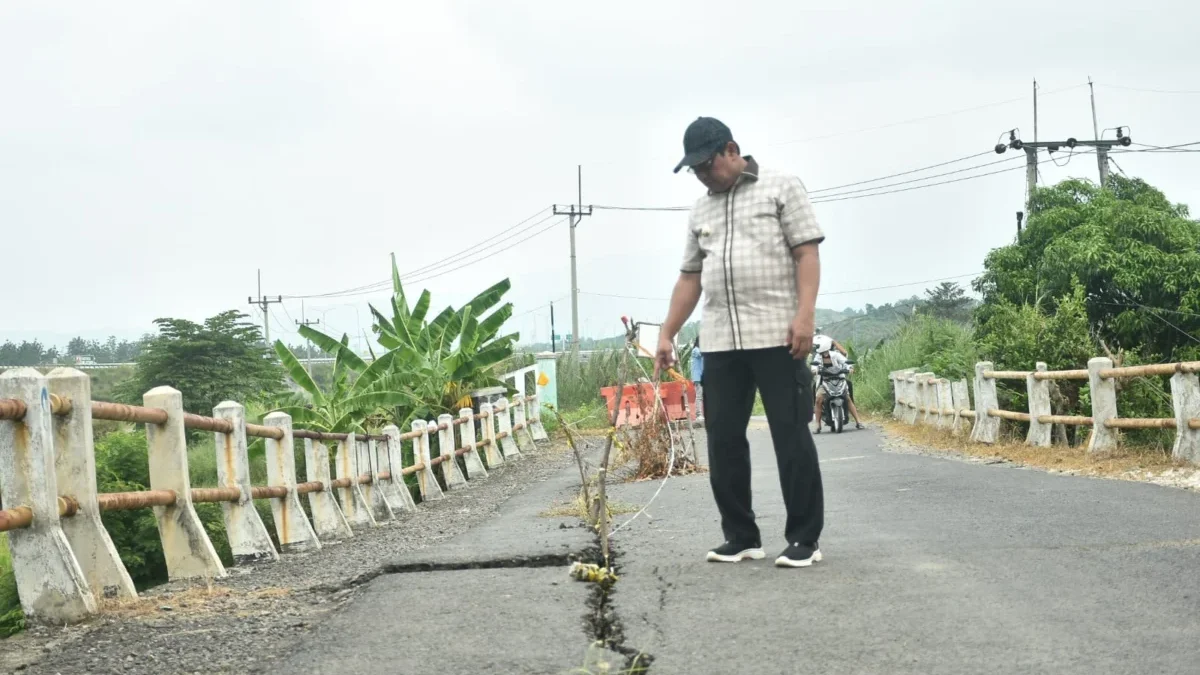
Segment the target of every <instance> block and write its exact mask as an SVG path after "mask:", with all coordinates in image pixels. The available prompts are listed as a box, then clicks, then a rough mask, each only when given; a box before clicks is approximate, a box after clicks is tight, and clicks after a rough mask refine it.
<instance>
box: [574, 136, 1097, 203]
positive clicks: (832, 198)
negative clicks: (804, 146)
mask: <svg viewBox="0 0 1200 675" xmlns="http://www.w3.org/2000/svg"><path fill="white" fill-rule="evenodd" d="M983 154H989V153H983ZM1074 154H1076V155H1090V154H1095V151H1092V150H1087V151H1082V152H1076V153H1074ZM964 159H966V158H964ZM1014 159H1017V158H1009V159H1004V160H999V161H996V162H987V163H985V164H978V165H976V166H972V167H968V168H965V169H957V170H955V171H949V172H946V173H943V174H936V175H933V176H926V177H924V178H918V179H912V180H907V181H900V182H897V183H891V184H889V185H876V186H875V187H871V188H866V189H863V190H848V191H846V192H840V193H836V194H833V195H826V196H822V197H816V198H814V199H812V200H811V203H812V204H824V203H826V202H840V201H846V200H850V199H865V198H867V197H878V196H880V195H887V194H893V193H896V192H909V191H911V190H921V189H924V188H930V187H937V186H939V185H949V184H950V183H961V182H962V181H965V180H973V179H975V178H986V177H988V176H994V175H996V174H999V173H1004V172H1006V171H1016V170H1018V169H1022V168H1024V167H1023V166H1014V167H1008V168H1005V169H997V170H995V171H988V172H985V173H980V174H975V175H972V176H964V177H962V178H955V179H951V180H944V181H938V182H936V183H929V184H927V185H915V186H912V187H907V188H901V189H898V190H883V188H886V187H891V186H894V185H904V184H907V183H915V182H920V181H923V180H930V179H933V178H938V177H940V176H949V175H953V174H958V173H963V172H966V171H974V170H975V169H982V168H986V167H989V166H993V165H995V164H1001V163H1004V162H1010V161H1013V160H1014ZM1068 161H1069V160H1068ZM1047 162H1054V158H1053V157H1050V158H1048V159H1044V160H1041V161H1039V162H1038V164H1045V163H1047ZM1059 166H1066V164H1062V165H1059ZM914 171H916V169H914ZM893 175H896V176H899V175H904V174H893ZM889 177H890V176H885V178H889ZM875 180H882V178H880V179H875ZM862 182H864V183H865V182H871V181H862ZM824 189H826V190H832V189H834V188H824ZM869 190H881V191H880V192H868V191H869ZM816 192H818V190H812V191H810V193H809V194H813V193H816ZM862 192H868V193H867V194H858V193H862ZM593 208H596V209H602V210H609V211H690V210H691V208H692V207H690V206H636V207H633V206H613V205H601V206H594V207H593ZM789 213H790V212H789ZM784 215H787V214H784Z"/></svg>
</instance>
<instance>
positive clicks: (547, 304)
mask: <svg viewBox="0 0 1200 675" xmlns="http://www.w3.org/2000/svg"><path fill="white" fill-rule="evenodd" d="M585 295H588V294H585ZM569 297H571V296H570V295H562V296H559V297H557V298H554V299H553V300H550V301H547V302H546V304H544V305H538V306H537V307H534V308H533V309H527V310H525V311H524V312H521V313H520V314H513V315H512V316H511V317H509V320H510V321H511V320H512V319H519V318H521V317H523V316H528V315H530V314H533V313H534V312H536V311H539V310H543V309H546V308H547V307H550V306H551V305H553V304H554V303H556V302H562V301H563V300H566V299H567V298H569Z"/></svg>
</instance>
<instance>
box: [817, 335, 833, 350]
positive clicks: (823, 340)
mask: <svg viewBox="0 0 1200 675" xmlns="http://www.w3.org/2000/svg"><path fill="white" fill-rule="evenodd" d="M830 349H833V340H832V339H831V338H830V337H829V336H828V335H817V336H814V337H813V352H814V353H816V354H824V353H825V352H828V351H829V350H830Z"/></svg>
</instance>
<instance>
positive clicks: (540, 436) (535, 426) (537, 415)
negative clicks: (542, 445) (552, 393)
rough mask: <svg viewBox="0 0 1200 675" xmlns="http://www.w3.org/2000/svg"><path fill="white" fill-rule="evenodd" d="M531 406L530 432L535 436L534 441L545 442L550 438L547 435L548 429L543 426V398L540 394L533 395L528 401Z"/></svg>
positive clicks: (528, 408) (529, 408) (529, 407)
mask: <svg viewBox="0 0 1200 675" xmlns="http://www.w3.org/2000/svg"><path fill="white" fill-rule="evenodd" d="M526 402H527V403H528V404H529V405H528V407H527V410H528V411H529V415H528V417H529V431H530V433H531V434H533V440H534V441H545V440H548V439H549V438H550V437H549V436H547V435H546V427H544V426H542V397H541V395H540V394H537V393H535V394H533V395H532V396H530V397H528V398H527V399H526Z"/></svg>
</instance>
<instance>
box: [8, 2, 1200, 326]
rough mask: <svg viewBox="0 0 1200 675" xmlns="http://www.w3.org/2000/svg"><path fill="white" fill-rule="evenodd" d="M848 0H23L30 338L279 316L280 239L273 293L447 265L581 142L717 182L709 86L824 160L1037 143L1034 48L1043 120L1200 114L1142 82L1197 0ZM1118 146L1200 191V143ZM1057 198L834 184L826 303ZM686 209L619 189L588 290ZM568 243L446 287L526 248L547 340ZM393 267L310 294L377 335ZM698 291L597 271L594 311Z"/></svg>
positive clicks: (928, 262) (891, 294)
mask: <svg viewBox="0 0 1200 675" xmlns="http://www.w3.org/2000/svg"><path fill="white" fill-rule="evenodd" d="M837 4H838V3H812V2H799V1H795V0H792V1H782V0H781V1H777V2H776V1H773V2H746V3H741V4H739V5H735V4H731V3H728V2H721V3H718V2H707V1H696V0H693V1H691V2H675V1H666V0H658V1H656V2H653V3H650V2H645V1H644V0H643V1H641V2H628V1H625V0H609V1H607V2H603V3H600V2H590V3H563V2H550V1H545V2H541V1H539V2H520V3H512V2H504V3H501V2H495V1H494V0H493V1H492V2H485V1H450V2H428V3H417V2H399V3H397V2H377V3H366V2H360V3H334V2H326V3H306V2H294V1H289V2H259V3H244V2H238V3H227V2H205V3H199V2H196V3H182V2H169V3H164V2H144V3H132V2H130V3H119V4H113V3H70V4H69V5H68V4H67V3H45V2H6V3H4V4H3V5H2V6H0V92H3V101H4V103H3V105H0V230H2V237H3V239H2V241H3V243H2V244H0V251H3V255H4V259H5V264H4V270H5V277H6V279H7V281H8V288H9V292H8V293H6V294H5V300H4V302H3V305H2V309H0V340H3V339H5V338H9V339H15V340H20V339H24V338H32V337H40V338H41V339H42V340H43V342H49V343H51V344H58V345H62V344H65V342H66V340H67V339H68V338H69V337H71V336H73V335H76V334H82V335H84V336H87V337H97V338H102V337H105V336H107V335H109V334H116V335H117V336H119V337H129V338H133V337H136V336H138V335H140V334H141V333H143V332H146V331H149V330H151V329H152V328H153V326H152V325H151V321H152V320H153V319H154V318H156V317H161V316H176V317H185V318H190V319H193V320H202V319H203V318H204V317H207V316H210V315H212V314H215V313H217V312H220V311H223V310H226V309H230V308H240V309H243V310H245V311H247V312H249V313H251V314H253V315H255V316H259V315H258V313H257V310H255V309H253V308H251V307H249V306H248V305H247V304H246V299H247V296H248V295H253V294H254V293H255V273H256V270H257V269H259V268H261V269H262V274H263V279H264V285H263V290H264V291H265V292H266V293H267V294H270V295H276V294H282V295H285V296H287V295H307V294H317V293H324V292H329V291H335V290H339V289H344V288H350V287H355V286H360V285H364V284H368V283H371V282H374V281H377V280H379V279H383V278H385V277H386V276H387V275H388V269H389V268H388V255H389V253H391V252H395V253H396V254H397V256H398V257H399V258H400V260H401V270H402V271H404V270H409V269H415V268H418V267H421V266H422V265H427V264H428V263H431V262H434V261H436V260H438V259H440V258H444V257H446V256H449V255H451V254H453V253H455V252H457V251H459V250H461V249H463V248H466V247H468V246H470V245H472V244H475V243H476V242H478V241H480V240H482V239H484V238H486V237H488V236H489V235H490V234H492V233H494V232H496V231H498V230H501V229H504V228H506V227H509V226H511V225H513V224H515V223H517V222H518V221H520V220H522V219H524V218H525V217H527V216H529V215H530V214H532V213H534V212H535V211H537V210H538V209H542V208H546V207H548V206H549V205H550V204H552V203H556V202H557V203H560V204H567V203H570V202H573V201H574V199H575V189H576V188H575V180H576V174H575V171H576V165H577V164H582V165H583V181H584V183H583V201H584V203H585V204H588V203H590V204H608V205H680V204H689V203H691V201H692V200H693V199H694V198H695V197H696V196H697V195H698V194H699V192H700V190H701V187H700V185H699V183H698V182H696V181H695V179H694V178H693V177H691V176H689V175H687V174H685V173H680V174H678V175H676V174H672V173H671V169H672V168H673V167H674V164H675V162H676V161H677V160H678V158H679V156H681V153H682V134H683V130H684V128H685V127H686V125H687V124H688V123H689V122H690V121H691V120H692V119H694V118H695V117H696V116H698V115H713V116H716V117H719V118H721V119H722V120H724V121H725V122H726V123H727V124H729V126H730V127H731V128H732V130H733V132H734V135H735V138H737V140H738V141H739V142H740V144H741V146H742V148H743V151H744V152H748V153H750V154H753V155H754V156H755V157H756V158H757V159H758V160H759V162H760V164H762V165H764V166H772V167H775V168H779V169H784V170H787V171H791V172H794V173H796V174H798V175H799V176H801V178H802V179H804V181H805V182H806V183H807V185H808V187H809V188H810V189H817V188H821V187H830V186H835V185H839V184H842V183H847V182H853V181H858V180H864V179H868V178H875V177H878V176H883V175H887V174H891V173H896V172H900V171H905V170H908V169H912V168H916V167H920V166H924V165H928V164H933V163H937V162H941V161H945V160H951V159H955V158H959V157H963V156H966V155H970V154H973V153H977V152H983V151H986V150H988V149H989V148H991V147H992V146H993V145H994V144H995V143H996V141H997V137H998V136H999V135H1000V134H1001V133H1002V132H1004V131H1007V130H1008V129H1011V128H1013V127H1020V129H1021V134H1022V137H1024V138H1025V139H1026V140H1031V139H1032V138H1033V120H1032V111H1031V101H1030V98H1031V97H1030V90H1031V80H1032V79H1033V78H1034V77H1036V78H1037V79H1038V82H1039V83H1040V85H1041V89H1042V96H1041V98H1040V101H1039V114H1040V120H1039V130H1038V131H1039V137H1040V139H1041V140H1051V139H1056V138H1065V137H1067V136H1076V137H1078V138H1081V139H1087V138H1091V136H1092V120H1091V112H1090V107H1089V100H1088V89H1087V87H1086V86H1082V87H1080V86H1079V85H1086V82H1087V78H1088V76H1089V75H1090V76H1091V77H1092V78H1093V79H1094V80H1095V81H1096V82H1097V87H1096V96H1097V103H1098V107H1099V122H1100V128H1101V129H1104V128H1107V127H1115V126H1117V125H1119V124H1120V125H1127V126H1129V127H1131V128H1132V136H1133V138H1134V140H1135V141H1139V142H1145V143H1151V144H1157V145H1170V144H1176V143H1185V142H1190V141H1200V123H1197V120H1200V94H1196V93H1192V94H1187V93H1177V94H1170V93H1155V92H1149V91H1131V90H1128V89H1123V88H1118V87H1136V88H1141V89H1158V90H1172V91H1178V90H1187V91H1192V92H1195V91H1200V67H1198V66H1200V50H1197V49H1196V48H1195V29H1196V26H1197V25H1200V6H1198V5H1197V4H1196V3H1194V2H1187V1H1186V0H1177V1H1174V2H1168V1H1165V0H1158V1H1154V0H1150V1H1148V2H1142V3H1133V4H1130V3H1125V2H1120V3H1118V2H1112V1H1111V0H1093V1H1092V2H1086V3H1085V2H1075V1H1073V0H1072V1H1070V2H1068V1H1063V0H1060V1H1057V2H1054V3H1045V2H1042V3H1032V2H1007V3H986V4H985V3H977V2H971V3H968V2H950V1H947V2H911V1H906V2H882V1H879V0H874V1H872V2H862V3H854V8H853V9H828V7H835V6H837ZM1051 6H1052V7H1053V8H1052V9H1047V7H1051ZM1072 86H1074V87H1076V88H1074V89H1071V90H1068V91H1062V92H1059V93H1053V92H1055V91H1056V90H1059V89H1063V88H1065V87H1072ZM1011 99H1019V100H1016V101H1012V102H1010V103H1005V104H1001V105H993V106H988V107H983V108H978V109H975V110H971V111H969V112H962V113H959V114H952V115H943V114H944V113H952V112H954V111H961V110H963V109H968V108H975V107H977V106H983V105H984V104H991V103H996V102H999V101H1007V100H1011ZM932 115H941V116H939V117H935V118H932V119H925V120H922V121H917V122H911V123H905V124H895V123H897V122H904V121H906V120H911V119H912V118H920V117H927V116H932ZM884 125H892V126H887V127H886V128H883V129H875V130H872V131H863V130H864V129H869V128H874V127H880V126H884ZM1111 136H1112V134H1111V132H1109V137H1111ZM820 137H824V138H820ZM814 138H816V139H815V140H812V139H814ZM1010 153H1012V151H1010ZM1016 154H1017V153H1012V154H1010V155H1008V156H1014V157H1015V156H1016ZM997 159H1001V158H998V157H996V156H995V155H990V156H984V157H981V158H978V159H976V160H974V161H975V162H978V163H983V162H991V161H995V160H997ZM1060 161H1065V159H1064V160H1060ZM1117 161H1118V163H1119V164H1120V166H1121V167H1122V168H1123V169H1124V170H1125V171H1126V172H1128V173H1129V174H1131V175H1137V176H1141V177H1143V178H1145V179H1147V180H1149V181H1150V182H1151V183H1152V184H1154V185H1156V186H1158V187H1160V188H1161V189H1163V190H1165V191H1166V193H1167V195H1168V197H1170V198H1171V199H1173V200H1175V201H1179V202H1185V203H1190V204H1193V205H1194V206H1196V207H1197V208H1200V153H1197V154H1136V155H1123V156H1119V157H1117ZM968 165H969V164H956V165H953V166H948V167H945V168H944V169H938V170H934V171H932V172H930V173H939V172H942V171H948V170H954V169H957V168H960V167H964V166H968ZM1019 165H1020V162H1019V161H1018V160H1015V159H1014V161H1013V164H1011V165H1009V164H1005V165H1001V167H998V168H1003V167H1005V166H1019ZM988 170H991V169H988ZM985 171H986V170H985ZM962 175H967V174H959V175H956V176H950V177H949V178H954V177H960V176H962ZM1096 175H1097V170H1096V162H1095V158H1094V157H1093V156H1083V157H1075V158H1074V160H1073V161H1072V162H1071V163H1070V164H1069V165H1068V166H1066V167H1063V168H1059V167H1055V166H1053V165H1051V164H1045V165H1043V166H1042V178H1043V180H1044V181H1051V182H1052V181H1058V180H1061V179H1063V178H1066V177H1071V176H1078V177H1087V178H1092V179H1095V178H1096ZM906 178H910V176H906V177H903V178H901V179H899V180H904V179H906ZM887 182H891V181H885V183H887ZM1023 199H1024V172H1023V171H1022V170H1020V169H1017V170H1014V171H1012V172H1007V173H1003V174H1000V175H996V176H990V177H987V178H981V179H979V180H969V181H965V182H960V183H954V184H950V185H943V186H939V187H934V188H930V189H924V190H915V191H911V192H902V193H898V194H891V195H886V196H880V197H873V198H869V199H855V200H848V201H841V202H831V203H827V204H822V205H819V206H818V207H817V214H818V217H819V218H820V221H821V224H822V225H823V227H824V228H825V230H826V235H827V237H828V239H827V242H826V243H825V244H824V245H823V247H822V262H823V274H822V290H823V293H822V297H821V298H820V300H819V301H818V305H819V306H822V307H829V308H834V309H839V308H842V307H845V306H847V305H851V306H856V307H861V306H862V304H863V303H866V302H871V303H876V304H880V303H883V302H888V301H891V300H895V299H897V298H900V297H907V296H908V295H911V294H913V293H920V292H921V290H922V289H923V288H924V286H922V285H914V286H907V287H903V288H896V289H888V290H879V291H867V292H860V293H849V294H837V295H833V294H832V293H835V292H837V291H845V290H851V289H858V288H869V287H876V286H885V285H892V284H901V283H906V282H913V281H920V280H923V279H935V278H941V277H951V276H956V275H964V274H969V273H974V272H977V271H979V270H980V269H981V265H982V260H983V257H984V255H985V254H986V253H987V252H988V250H990V249H991V248H993V247H996V246H1000V245H1004V244H1006V243H1008V242H1010V241H1011V240H1012V237H1013V235H1014V233H1015V216H1014V214H1015V212H1016V211H1017V210H1019V209H1021V208H1022V202H1023ZM685 224H686V214H684V213H638V212H611V211H605V212H598V213H597V214H596V215H595V216H593V217H591V218H587V219H585V220H584V222H583V224H582V225H581V226H580V227H579V230H578V241H579V285H580V288H581V289H582V290H583V291H584V292H589V293H603V294H616V295H627V296H639V297H647V298H665V297H667V296H668V295H669V293H670V289H671V285H672V283H673V282H674V279H675V277H676V274H677V269H678V262H679V258H680V256H681V253H682V244H683V232H684V227H685ZM522 236H525V235H522ZM567 249H568V247H567V228H566V227H565V226H560V227H558V228H556V229H553V230H551V231H550V232H548V233H546V234H543V235H541V236H538V237H535V238H533V239H531V240H530V241H527V242H525V243H523V244H521V245H519V246H516V247H514V248H512V249H511V250H509V251H506V252H503V253H500V254H498V255H495V256H493V257H491V258H489V259H488V261H487V262H485V263H481V264H476V265H473V266H469V267H464V268H462V269H456V267H455V266H445V267H443V268H442V269H440V270H439V271H445V272H447V274H445V275H443V276H440V277H438V278H435V279H431V280H429V282H428V284H427V286H428V287H429V288H430V289H431V291H432V292H433V295H434V305H435V308H440V307H442V306H444V305H445V304H447V303H453V304H455V305H457V304H458V303H461V302H462V301H464V300H466V299H468V298H469V297H470V296H472V295H473V294H474V293H475V292H477V291H479V290H481V289H482V288H483V287H485V286H486V285H489V284H490V283H493V282H494V281H496V280H498V279H500V278H502V277H503V276H504V275H506V274H507V275H509V276H510V277H511V279H512V282H513V287H514V288H513V291H512V292H511V293H510V294H509V299H510V300H511V301H513V302H514V303H515V306H516V312H517V313H518V314H519V315H520V316H519V317H518V318H516V319H515V320H514V321H513V328H515V329H518V330H520V331H521V333H522V338H523V341H533V340H546V339H547V338H548V311H547V310H546V309H545V308H544V307H543V306H544V305H545V304H546V303H547V302H548V301H550V300H556V299H560V300H561V301H560V302H558V303H556V319H557V322H558V326H559V331H560V332H562V333H566V332H568V330H569V325H570V306H569V303H568V302H567V301H566V296H567V295H568V293H569V271H568V270H569V267H568V259H567ZM963 281H964V282H965V281H966V280H963ZM418 286H420V285H418ZM416 290H419V289H414V295H415V292H416ZM386 297H387V295H386V293H382V294H375V295H368V296H361V297H351V298H342V299H313V300H309V301H307V302H306V310H307V313H308V315H309V317H310V318H311V317H314V316H316V317H319V318H323V321H322V327H327V326H328V327H332V328H333V329H336V330H337V331H347V332H350V333H351V334H353V335H357V334H358V332H359V330H360V327H361V330H365V331H367V333H368V334H369V332H370V331H369V326H370V318H369V313H368V311H367V305H366V303H367V302H368V301H372V302H375V303H376V305H377V306H378V305H379V303H381V302H386ZM539 307H542V308H541V309H538V308H539ZM665 311H666V303H665V302H663V301H653V300H619V299H614V298H604V297H597V296H591V295H584V296H582V298H581V327H582V331H581V332H582V333H583V334H584V335H587V336H604V335H610V334H613V333H615V332H617V331H618V330H619V329H620V322H619V317H620V316H621V315H622V314H631V315H633V316H634V317H635V318H638V319H644V320H661V318H662V317H663V315H664V314H665ZM272 313H273V316H274V317H275V321H274V322H273V323H272V327H271V328H272V336H273V337H278V336H280V335H281V334H284V335H285V336H286V339H289V340H291V341H293V342H295V341H298V338H297V337H296V336H295V335H294V328H295V327H294V325H293V324H292V320H293V319H299V318H300V302H299V300H294V301H287V302H286V303H285V306H284V308H280V307H279V306H278V305H275V306H272ZM284 329H286V330H284ZM356 346H357V343H356Z"/></svg>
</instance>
